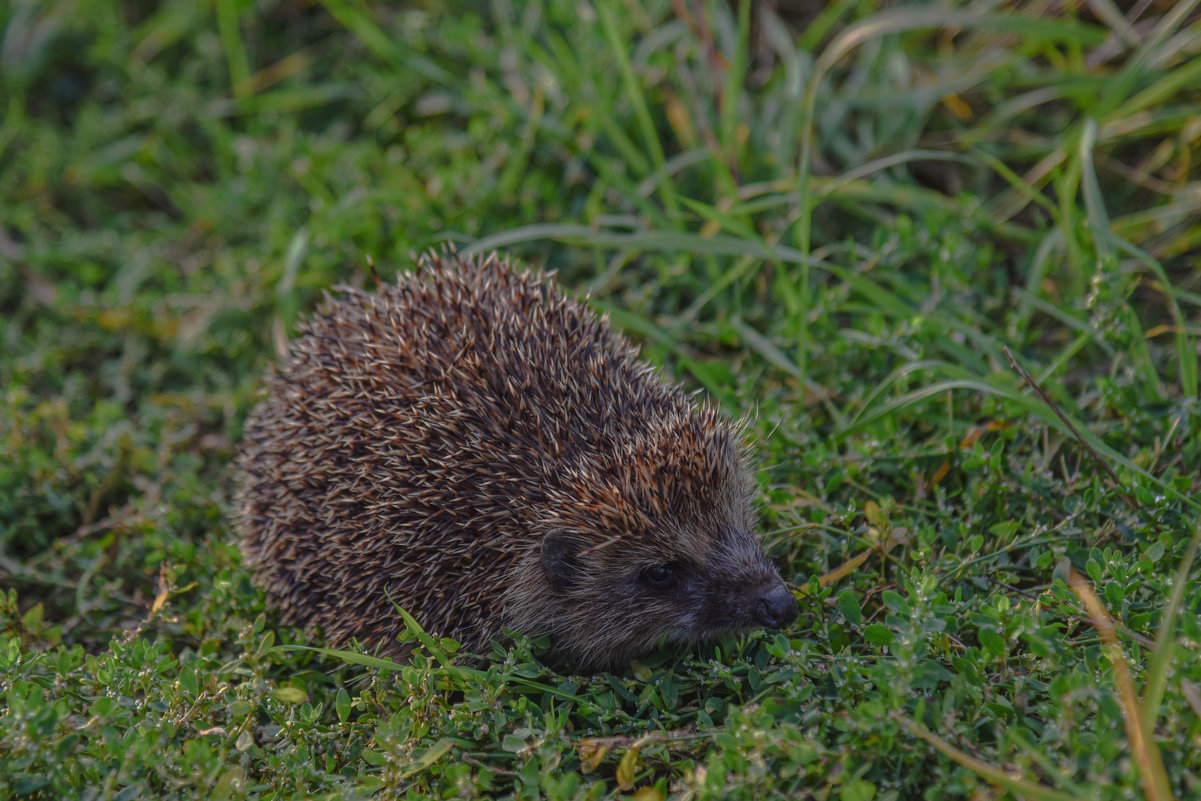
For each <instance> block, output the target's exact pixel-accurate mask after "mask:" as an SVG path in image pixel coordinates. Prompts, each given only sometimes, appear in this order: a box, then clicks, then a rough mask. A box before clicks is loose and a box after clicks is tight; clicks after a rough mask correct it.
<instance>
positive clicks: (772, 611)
mask: <svg viewBox="0 0 1201 801" xmlns="http://www.w3.org/2000/svg"><path fill="white" fill-rule="evenodd" d="M755 619H756V620H758V621H759V622H760V623H762V624H763V625H765V626H768V627H769V628H773V629H778V628H782V627H783V626H787V625H788V624H789V623H791V622H792V621H794V620H796V598H794V597H793V596H792V593H791V592H789V591H788V588H787V587H785V586H784V585H783V584H777V585H776V586H774V587H772V588H771V589H770V590H768V591H767V592H765V593H763V595H760V596H759V598H758V600H756V601H755Z"/></svg>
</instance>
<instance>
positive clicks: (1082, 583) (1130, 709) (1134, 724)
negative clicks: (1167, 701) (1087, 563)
mask: <svg viewBox="0 0 1201 801" xmlns="http://www.w3.org/2000/svg"><path fill="white" fill-rule="evenodd" d="M1068 585H1069V586H1070V587H1071V588H1072V591H1073V592H1075V593H1076V596H1077V597H1078V598H1080V600H1081V602H1082V603H1083V604H1084V606H1085V608H1086V609H1087V610H1088V616H1089V619H1090V620H1092V623H1093V627H1094V628H1095V629H1096V630H1097V633H1098V634H1100V635H1101V641H1102V642H1103V643H1104V644H1105V652H1106V655H1107V656H1108V657H1109V662H1110V665H1111V666H1112V668H1113V681H1114V684H1115V685H1116V686H1117V689H1118V699H1119V701H1120V702H1121V707H1122V718H1123V720H1124V721H1125V723H1126V734H1127V736H1128V737H1129V738H1130V750H1131V752H1132V754H1133V756H1134V761H1135V764H1137V765H1138V771H1139V778H1140V779H1141V780H1142V784H1143V791H1144V792H1145V793H1146V794H1147V799H1148V801H1171V799H1172V798H1173V797H1174V796H1173V795H1172V788H1171V787H1170V786H1169V785H1168V777H1167V774H1166V773H1165V772H1164V766H1163V758H1162V757H1161V756H1160V753H1159V746H1157V745H1156V743H1155V730H1154V727H1153V726H1151V725H1148V722H1147V721H1146V720H1145V719H1144V716H1143V714H1142V712H1141V711H1140V708H1139V701H1138V694H1137V693H1136V692H1135V689H1134V681H1133V679H1131V677H1130V667H1129V665H1127V663H1126V656H1125V654H1124V653H1123V652H1122V646H1121V645H1120V644H1119V643H1118V638H1117V635H1116V634H1115V633H1114V627H1113V619H1112V618H1110V617H1109V613H1108V612H1106V611H1105V606H1104V605H1103V604H1102V603H1101V599H1100V598H1098V597H1097V594H1096V593H1095V592H1093V589H1092V587H1091V586H1090V585H1089V583H1088V581H1086V580H1085V579H1084V577H1083V576H1081V575H1080V574H1079V573H1077V572H1076V571H1075V570H1074V569H1073V570H1072V571H1071V573H1070V574H1069V578H1068Z"/></svg>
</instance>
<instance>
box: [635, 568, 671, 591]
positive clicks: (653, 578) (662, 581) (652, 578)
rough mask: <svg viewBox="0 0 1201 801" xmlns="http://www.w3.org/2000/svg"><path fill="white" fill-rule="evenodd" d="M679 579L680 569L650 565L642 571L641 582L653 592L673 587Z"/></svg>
mask: <svg viewBox="0 0 1201 801" xmlns="http://www.w3.org/2000/svg"><path fill="white" fill-rule="evenodd" d="M679 578H680V569H679V567H677V566H676V565H672V564H667V565H652V566H651V567H648V568H647V569H646V570H643V571H642V580H643V581H645V582H646V584H647V586H649V587H650V588H652V589H655V590H666V589H669V588H670V587H672V586H674V585H675V583H676V582H677V581H678V580H679Z"/></svg>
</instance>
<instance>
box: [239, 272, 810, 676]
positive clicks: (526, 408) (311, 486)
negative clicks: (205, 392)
mask: <svg viewBox="0 0 1201 801" xmlns="http://www.w3.org/2000/svg"><path fill="white" fill-rule="evenodd" d="M238 463H239V468H240V491H239V494H238V512H237V528H238V529H239V531H240V533H241V537H242V549H243V552H244V553H245V555H246V559H247V562H248V563H249V565H250V567H251V568H252V569H253V570H254V571H255V573H256V574H257V577H258V579H259V581H260V582H261V583H262V585H263V586H264V587H265V588H266V590H267V592H268V595H269V597H270V599H271V601H272V602H274V604H275V605H277V606H278V608H279V609H280V610H281V612H282V615H283V619H284V621H285V622H288V623H294V624H319V625H320V626H321V627H322V628H323V629H324V631H325V633H326V634H327V635H328V637H329V639H330V640H331V641H332V642H333V643H334V644H343V643H345V642H347V641H348V640H350V639H351V638H358V639H360V640H363V641H365V642H370V643H374V644H380V645H382V648H383V650H384V652H386V653H393V654H395V653H398V650H399V649H398V647H397V646H396V635H397V634H399V633H400V632H402V631H403V630H404V624H403V622H402V620H401V618H400V616H399V615H398V614H397V613H396V610H395V609H394V608H393V605H392V603H391V602H390V600H389V597H390V598H391V599H393V600H395V601H396V602H397V603H399V604H400V605H402V606H403V607H404V608H406V609H407V610H408V611H409V612H411V613H412V614H413V616H414V617H415V618H416V619H417V620H418V621H419V622H420V623H421V624H422V625H423V626H424V627H426V628H427V629H428V630H429V631H431V632H432V633H435V634H439V635H444V636H451V637H455V638H456V639H458V640H460V641H461V642H463V643H464V645H465V646H466V647H467V648H468V649H470V650H474V651H477V652H478V651H479V650H480V649H482V648H484V647H485V646H486V645H487V644H488V642H489V641H490V639H492V638H494V637H498V636H500V635H501V633H502V629H504V628H511V629H514V630H517V631H522V632H525V633H528V634H547V635H549V636H550V639H551V643H552V646H551V647H552V651H551V656H552V658H553V659H555V660H556V661H559V662H560V663H562V664H565V665H569V666H574V667H576V668H578V669H582V670H594V669H599V668H606V667H617V666H620V665H621V664H623V663H625V662H628V660H629V659H631V658H632V657H635V656H638V655H640V654H643V653H646V652H647V651H649V650H650V649H652V648H653V647H654V646H655V645H656V644H657V643H658V642H659V641H661V640H664V639H665V640H666V641H667V642H669V643H672V644H677V645H685V644H690V643H696V642H701V641H705V640H709V639H712V638H713V637H715V636H717V635H720V634H722V633H724V632H730V631H736V630H740V629H746V628H750V627H754V626H758V625H765V624H766V625H782V624H785V623H787V622H789V621H791V620H792V618H793V617H794V616H795V614H796V604H795V600H794V599H793V598H792V595H791V594H790V593H789V592H788V590H787V589H786V588H785V587H784V585H783V583H782V582H781V581H780V577H779V575H778V574H777V573H776V571H775V569H774V568H773V567H772V566H771V564H770V563H769V562H768V560H767V558H766V557H765V556H764V555H763V553H762V551H761V550H760V548H759V546H758V545H757V544H756V542H755V540H754V538H753V536H752V534H751V526H752V522H753V521H752V517H753V511H752V503H751V496H752V482H751V478H750V472H749V470H748V467H747V458H746V454H745V452H744V446H743V444H742V438H741V433H740V430H739V428H738V427H737V426H734V425H731V424H730V423H729V422H727V421H726V420H724V419H723V418H722V417H721V416H719V414H718V413H717V412H716V411H715V410H714V409H713V408H711V407H709V406H703V405H702V406H698V405H697V404H695V403H694V402H693V401H692V400H691V399H690V398H689V397H688V396H687V395H685V394H684V393H683V392H681V391H680V390H679V389H678V388H675V387H671V386H668V385H666V384H664V383H663V382H662V381H661V380H660V378H659V375H658V373H657V371H656V370H655V369H654V368H653V367H651V366H650V365H648V364H646V363H645V362H641V361H639V360H638V354H637V350H636V349H635V348H634V347H633V346H631V345H630V343H629V342H627V341H626V340H625V339H624V338H623V337H622V336H620V335H618V334H615V333H613V332H612V331H611V330H610V329H609V326H608V323H607V321H606V320H605V319H604V318H599V319H598V318H597V317H596V315H594V314H593V313H592V312H591V311H589V310H588V308H587V307H586V306H584V305H582V304H580V303H578V302H576V301H574V300H571V299H569V298H567V297H566V296H565V295H563V294H562V293H561V292H560V291H559V290H558V289H557V288H556V287H555V286H554V285H553V284H552V283H551V282H549V281H548V280H547V279H546V278H544V277H540V276H538V275H536V274H531V273H528V272H519V271H517V270H515V269H513V268H512V267H510V265H509V264H508V263H507V262H505V261H502V260H499V259H498V258H497V257H496V256H494V255H490V256H486V257H481V258H473V259H467V258H462V257H460V256H457V255H455V254H453V253H447V254H431V255H429V256H426V257H425V258H423V259H422V260H421V261H420V263H419V266H418V270H417V271H416V272H415V273H413V274H411V275H402V276H401V277H400V278H399V279H398V281H397V283H396V284H395V285H387V286H383V287H381V288H380V289H379V291H378V293H374V294H373V293H367V292H362V291H359V290H354V289H345V290H344V291H343V292H342V294H341V296H340V297H339V298H338V299H337V300H334V301H331V302H327V304H326V307H325V309H324V311H323V313H322V314H321V315H320V316H318V317H316V318H315V319H313V320H311V321H310V322H309V323H308V324H307V325H306V326H304V327H303V328H302V330H301V334H300V335H299V337H298V338H297V339H296V340H295V341H294V342H293V343H292V348H291V356H290V358H289V359H288V361H287V362H286V364H284V365H283V366H282V368H281V369H279V370H278V371H276V372H275V373H274V374H273V376H272V377H271V378H270V380H269V382H268V396H267V399H266V400H264V401H263V402H262V403H261V404H260V405H259V406H258V407H257V408H256V409H255V410H254V412H253V413H252V415H251V417H250V419H249V421H248V422H247V425H246V433H245V441H244V443H243V451H242V454H241V456H240V458H239V462H238Z"/></svg>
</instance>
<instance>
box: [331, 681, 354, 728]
mask: <svg viewBox="0 0 1201 801" xmlns="http://www.w3.org/2000/svg"><path fill="white" fill-rule="evenodd" d="M334 711H335V712H337V714H338V720H340V721H343V722H345V721H346V719H347V718H349V717H350V693H348V692H346V688H345V687H339V688H338V694H337V695H336V696H335V697H334Z"/></svg>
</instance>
